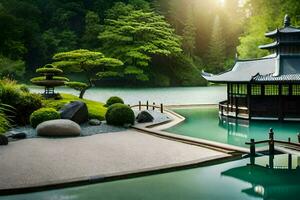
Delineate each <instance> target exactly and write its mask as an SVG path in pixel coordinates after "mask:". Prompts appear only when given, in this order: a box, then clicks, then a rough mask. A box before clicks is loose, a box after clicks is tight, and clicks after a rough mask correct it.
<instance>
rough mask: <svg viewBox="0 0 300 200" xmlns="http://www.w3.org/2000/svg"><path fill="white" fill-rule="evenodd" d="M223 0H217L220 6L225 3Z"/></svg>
mask: <svg viewBox="0 0 300 200" xmlns="http://www.w3.org/2000/svg"><path fill="white" fill-rule="evenodd" d="M225 1H226V0H218V4H219V5H220V6H224V5H225Z"/></svg>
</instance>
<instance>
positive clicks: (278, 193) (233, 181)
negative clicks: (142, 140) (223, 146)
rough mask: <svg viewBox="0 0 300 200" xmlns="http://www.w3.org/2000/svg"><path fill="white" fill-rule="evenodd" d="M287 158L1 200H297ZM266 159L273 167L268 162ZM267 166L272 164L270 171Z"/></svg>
mask: <svg viewBox="0 0 300 200" xmlns="http://www.w3.org/2000/svg"><path fill="white" fill-rule="evenodd" d="M288 159H289V158H288V155H285V154H282V155H276V156H275V158H274V159H270V158H269V157H268V156H263V157H258V158H256V161H255V164H256V165H249V162H250V161H249V158H246V159H241V160H237V161H231V162H227V163H223V164H217V165H213V166H207V167H198V168H193V169H187V170H181V171H175V172H169V173H164V174H157V175H151V176H144V177H138V178H131V179H125V180H119V181H112V182H105V183H99V184H94V185H86V186H81V187H73V188H67V189H59V190H50V191H46V192H37V193H30V194H22V195H13V196H2V197H1V196H0V200H2V199H3V200H4V199H5V200H28V199H30V200H67V199H68V200H69V199H72V200H90V199H99V200H101V199H104V200H119V199H123V200H127V199H128V200H139V199H143V200H148V199H149V200H153V199H172V200H195V199H201V200H214V199H230V200H235V199H237V200H241V199H243V200H251V199H274V200H281V199H282V200H283V199H284V200H286V199H297V197H299V195H300V182H299V180H300V169H299V166H298V165H299V164H300V162H299V158H298V157H296V156H291V157H290V160H291V161H292V162H291V163H292V164H291V165H290V167H288ZM270 161H271V162H272V164H270ZM267 166H274V168H273V169H272V168H269V167H267Z"/></svg>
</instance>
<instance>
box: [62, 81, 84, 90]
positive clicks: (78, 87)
mask: <svg viewBox="0 0 300 200" xmlns="http://www.w3.org/2000/svg"><path fill="white" fill-rule="evenodd" d="M65 85H66V86H68V87H70V88H72V89H74V90H79V91H81V90H83V89H85V88H87V87H88V85H87V84H85V83H81V82H66V83H65Z"/></svg>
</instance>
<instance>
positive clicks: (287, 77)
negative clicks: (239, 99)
mask: <svg viewBox="0 0 300 200" xmlns="http://www.w3.org/2000/svg"><path fill="white" fill-rule="evenodd" d="M253 81H254V82H274V81H276V82H289V81H300V74H284V75H280V76H273V74H267V75H260V74H258V75H256V76H255V77H253Z"/></svg>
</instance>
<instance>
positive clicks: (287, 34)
mask: <svg viewBox="0 0 300 200" xmlns="http://www.w3.org/2000/svg"><path fill="white" fill-rule="evenodd" d="M265 36H266V37H268V38H271V39H273V40H274V42H273V43H271V44H267V45H262V46H259V48H260V49H266V50H269V51H270V52H271V55H269V56H266V57H263V58H260V59H251V60H237V61H236V63H235V65H234V67H233V68H232V70H230V71H227V72H225V73H221V74H218V75H213V74H209V73H205V72H203V73H202V76H203V77H204V78H205V79H206V80H208V81H210V82H213V83H225V84H227V100H226V101H223V102H220V104H219V111H220V115H222V116H229V117H236V118H242V119H257V120H300V29H299V28H295V27H293V26H291V23H290V17H289V16H288V15H286V16H285V18H284V27H283V28H280V29H276V30H274V31H271V32H268V33H266V34H265Z"/></svg>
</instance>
